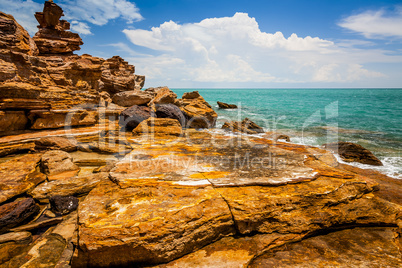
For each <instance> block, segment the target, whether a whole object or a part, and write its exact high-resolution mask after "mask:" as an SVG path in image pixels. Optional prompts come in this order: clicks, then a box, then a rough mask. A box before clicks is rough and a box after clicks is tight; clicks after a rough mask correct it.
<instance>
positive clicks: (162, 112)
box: [155, 104, 186, 127]
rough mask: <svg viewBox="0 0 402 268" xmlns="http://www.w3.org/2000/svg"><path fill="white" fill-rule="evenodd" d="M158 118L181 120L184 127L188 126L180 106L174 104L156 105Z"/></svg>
mask: <svg viewBox="0 0 402 268" xmlns="http://www.w3.org/2000/svg"><path fill="white" fill-rule="evenodd" d="M155 113H156V117H157V118H171V119H176V120H178V121H179V122H180V125H182V127H185V126H186V118H185V116H184V115H183V112H182V111H181V110H180V108H179V107H177V106H176V105H173V104H158V105H156V112H155Z"/></svg>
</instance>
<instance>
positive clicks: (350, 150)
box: [323, 142, 383, 166]
mask: <svg viewBox="0 0 402 268" xmlns="http://www.w3.org/2000/svg"><path fill="white" fill-rule="evenodd" d="M323 147H324V148H327V149H329V150H331V151H334V152H337V153H338V154H339V156H340V157H341V158H342V160H343V161H346V162H359V163H362V164H367V165H373V166H382V165H383V164H382V162H381V161H380V160H379V159H378V158H377V157H376V156H375V155H374V154H373V153H372V152H370V151H369V150H367V149H366V148H364V147H363V146H361V145H359V144H355V143H352V142H334V143H327V144H324V145H323Z"/></svg>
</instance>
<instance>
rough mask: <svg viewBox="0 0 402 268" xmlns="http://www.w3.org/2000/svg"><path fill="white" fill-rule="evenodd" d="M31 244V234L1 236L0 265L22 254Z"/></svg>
mask: <svg viewBox="0 0 402 268" xmlns="http://www.w3.org/2000/svg"><path fill="white" fill-rule="evenodd" d="M31 242H32V235H31V233H29V232H19V233H15V232H13V233H7V234H3V235H0V265H1V264H2V263H4V262H7V261H9V260H10V259H11V258H13V257H14V256H17V255H19V254H21V253H22V252H23V251H24V250H25V249H26V248H28V246H29V243H31Z"/></svg>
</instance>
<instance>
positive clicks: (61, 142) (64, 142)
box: [35, 137, 77, 152]
mask: <svg viewBox="0 0 402 268" xmlns="http://www.w3.org/2000/svg"><path fill="white" fill-rule="evenodd" d="M35 150H61V151H65V152H73V151H76V150H77V141H76V140H75V139H73V138H71V139H68V138H64V137H43V138H41V139H39V140H36V141H35Z"/></svg>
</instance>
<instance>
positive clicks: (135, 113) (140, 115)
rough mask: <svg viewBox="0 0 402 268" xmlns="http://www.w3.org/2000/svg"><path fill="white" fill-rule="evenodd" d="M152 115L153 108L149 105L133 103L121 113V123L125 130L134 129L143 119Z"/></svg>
mask: <svg viewBox="0 0 402 268" xmlns="http://www.w3.org/2000/svg"><path fill="white" fill-rule="evenodd" d="M151 115H152V111H151V108H149V107H147V106H138V105H133V106H131V107H130V108H127V109H125V110H124V111H123V112H121V114H120V119H119V125H120V126H121V127H123V128H124V129H125V130H129V131H131V130H133V129H134V128H136V127H137V126H138V125H139V124H140V123H141V122H142V121H144V120H146V119H148V118H150V117H151Z"/></svg>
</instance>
